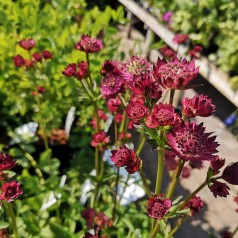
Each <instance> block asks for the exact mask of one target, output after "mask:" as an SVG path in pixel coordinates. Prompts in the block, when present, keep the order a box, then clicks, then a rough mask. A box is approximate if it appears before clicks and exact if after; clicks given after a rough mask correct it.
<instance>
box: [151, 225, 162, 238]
mask: <svg viewBox="0 0 238 238" xmlns="http://www.w3.org/2000/svg"><path fill="white" fill-rule="evenodd" d="M159 228H160V222H159V221H157V223H156V225H155V227H154V229H153V231H152V233H151V234H150V238H155V237H156V234H157V233H158V231H159Z"/></svg>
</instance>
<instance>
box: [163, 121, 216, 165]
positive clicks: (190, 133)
mask: <svg viewBox="0 0 238 238" xmlns="http://www.w3.org/2000/svg"><path fill="white" fill-rule="evenodd" d="M210 135H211V133H205V127H203V123H201V124H199V125H196V124H195V123H194V122H184V123H181V124H180V125H179V126H176V127H174V128H173V129H171V130H170V131H169V133H168V135H167V139H168V145H169V146H170V147H171V150H172V151H174V153H175V154H176V155H177V156H178V157H179V158H181V159H183V160H211V159H212V158H214V155H213V154H214V153H216V152H217V150H216V148H217V147H218V145H219V144H218V143H217V142H216V141H215V139H216V136H212V137H209V136H210Z"/></svg>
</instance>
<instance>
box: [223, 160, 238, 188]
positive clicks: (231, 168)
mask: <svg viewBox="0 0 238 238" xmlns="http://www.w3.org/2000/svg"><path fill="white" fill-rule="evenodd" d="M222 178H223V179H224V180H225V181H226V182H227V183H229V184H233V185H238V162H236V163H231V164H229V165H228V166H227V167H226V168H225V169H224V170H223V172H222Z"/></svg>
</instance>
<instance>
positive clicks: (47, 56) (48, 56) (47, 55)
mask: <svg viewBox="0 0 238 238" xmlns="http://www.w3.org/2000/svg"><path fill="white" fill-rule="evenodd" d="M42 57H43V58H44V59H45V60H47V59H51V58H52V57H53V54H52V53H51V52H50V51H48V50H43V51H42Z"/></svg>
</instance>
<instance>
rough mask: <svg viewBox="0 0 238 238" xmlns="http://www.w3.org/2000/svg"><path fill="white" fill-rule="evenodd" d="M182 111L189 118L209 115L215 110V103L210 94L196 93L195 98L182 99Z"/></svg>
mask: <svg viewBox="0 0 238 238" xmlns="http://www.w3.org/2000/svg"><path fill="white" fill-rule="evenodd" d="M182 108H183V109H182V112H183V115H185V116H186V117H188V118H193V117H196V116H200V117H209V116H211V115H212V114H213V113H214V112H215V105H214V104H212V100H211V98H209V97H208V96H204V95H203V94H201V95H195V96H194V97H193V98H184V99H183V100H182Z"/></svg>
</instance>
